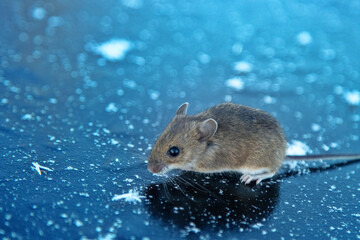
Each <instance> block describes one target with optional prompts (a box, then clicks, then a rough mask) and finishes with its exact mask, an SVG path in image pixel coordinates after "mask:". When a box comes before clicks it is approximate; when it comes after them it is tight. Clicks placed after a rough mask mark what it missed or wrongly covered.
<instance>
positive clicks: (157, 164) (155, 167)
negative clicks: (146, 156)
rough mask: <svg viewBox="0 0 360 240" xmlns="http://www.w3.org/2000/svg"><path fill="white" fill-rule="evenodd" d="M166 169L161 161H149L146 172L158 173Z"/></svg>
mask: <svg viewBox="0 0 360 240" xmlns="http://www.w3.org/2000/svg"><path fill="white" fill-rule="evenodd" d="M165 167H166V165H165V163H164V162H163V161H149V162H148V170H149V171H150V172H152V173H159V172H161V171H162V170H163V169H164V168H165Z"/></svg>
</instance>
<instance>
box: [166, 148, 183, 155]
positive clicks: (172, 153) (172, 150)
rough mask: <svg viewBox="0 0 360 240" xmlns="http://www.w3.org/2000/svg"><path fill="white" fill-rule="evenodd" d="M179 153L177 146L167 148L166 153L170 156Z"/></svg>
mask: <svg viewBox="0 0 360 240" xmlns="http://www.w3.org/2000/svg"><path fill="white" fill-rule="evenodd" d="M179 153H180V150H179V148H178V147H171V148H169V150H168V154H169V155H170V156H171V157H176V156H177V155H179Z"/></svg>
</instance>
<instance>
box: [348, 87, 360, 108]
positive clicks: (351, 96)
mask: <svg viewBox="0 0 360 240" xmlns="http://www.w3.org/2000/svg"><path fill="white" fill-rule="evenodd" d="M344 98H345V100H346V101H347V102H348V104H350V105H352V106H357V105H359V104H360V92H359V91H356V90H355V91H351V92H350V91H347V92H345V93H344Z"/></svg>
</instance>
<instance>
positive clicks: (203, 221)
mask: <svg viewBox="0 0 360 240" xmlns="http://www.w3.org/2000/svg"><path fill="white" fill-rule="evenodd" d="M279 2H280V1H266V0H259V1H251V0H244V1H226V2H224V1H217V0H209V1H206V7H204V6H205V5H204V2H202V1H174V0H168V1H155V2H154V3H152V2H148V1H144V0H120V1H101V2H99V1H95V0H86V1H63V0H51V1H0V20H1V22H2V23H3V24H2V33H3V34H0V42H1V44H0V56H1V57H0V143H1V149H0V156H1V165H0V194H1V200H3V201H1V200H0V201H1V204H0V219H1V220H0V239H27V238H30V236H31V238H32V239H52V238H54V239H102V238H104V239H105V238H108V239H143V240H147V239H174V240H177V239H181V236H182V234H184V237H185V238H188V239H236V238H238V239H241V238H244V239H262V238H264V236H263V235H264V234H266V239H281V238H284V239H311V238H318V239H356V238H359V237H358V235H359V230H360V224H359V223H360V217H359V216H360V208H359V206H360V204H359V199H360V164H359V163H358V162H351V163H348V162H346V161H318V162H310V161H307V162H306V163H305V164H304V165H301V166H298V167H297V168H296V169H290V171H289V172H288V170H289V168H286V167H285V168H282V169H281V170H286V171H287V172H285V173H284V172H279V174H277V175H275V176H274V177H273V178H272V179H269V180H268V181H264V182H263V184H261V185H256V186H255V185H254V186H252V185H250V186H244V185H241V183H240V182H239V178H240V176H239V175H238V174H229V176H227V175H226V174H211V175H204V174H196V173H193V175H191V176H190V177H189V176H188V177H187V178H183V177H184V176H185V175H186V173H184V172H176V173H174V175H173V176H172V177H176V179H175V180H176V182H172V181H173V178H170V176H169V177H168V178H165V177H162V178H160V177H157V176H154V175H153V174H151V173H150V172H149V171H148V170H147V166H146V164H147V157H148V156H149V154H150V151H151V148H152V147H153V146H154V143H155V142H156V138H157V137H158V136H159V135H160V134H161V132H162V131H163V130H164V129H165V128H166V126H167V124H168V123H169V121H171V119H172V118H173V115H174V112H175V111H176V108H177V106H179V105H180V104H181V103H183V102H186V101H188V102H190V107H189V115H193V114H196V113H199V112H201V111H203V110H205V109H206V108H208V107H211V106H214V105H216V104H219V103H221V102H223V101H228V102H234V103H239V104H244V105H248V106H252V107H256V108H260V109H263V110H265V111H268V112H271V113H273V114H274V115H275V116H276V118H277V119H278V120H279V122H280V123H281V125H282V127H283V128H284V132H285V134H286V138H287V139H289V140H290V142H289V149H288V151H287V153H288V154H301V155H302V154H305V155H306V154H309V153H310V152H311V151H313V152H314V153H316V154H317V153H319V154H332V153H356V152H357V151H358V149H359V147H358V143H359V138H360V134H359V133H358V132H359V130H358V129H359V119H360V113H359V108H358V107H359V105H360V103H359V95H360V94H359V91H360V89H359V69H360V65H359V64H360V62H359V54H358V52H359V49H360V48H359V46H360V41H359V39H360V32H359V31H358V30H357V29H358V28H359V27H358V25H359V24H358V22H359V21H358V14H357V13H358V12H360V9H359V7H360V5H359V4H358V0H347V1H337V2H336V4H334V3H333V1H322V2H320V3H319V2H318V1H291V2H287V1H282V2H281V4H279ZM269 9H270V10H269ZM289 16H291V19H290V18H289ZM214 19H215V21H213V20H214ZM284 23H286V24H284ZM292 139H294V140H298V141H291V140H292ZM165 154H166V153H165ZM334 162H335V163H336V165H333V163H334ZM295 163H296V162H295ZM299 163H300V164H303V163H302V162H299ZM338 163H339V165H337V164H338ZM329 165H330V166H331V167H327V166H329ZM338 166H340V167H338ZM318 167H319V168H318ZM51 170H53V171H51ZM40 174H41V175H40ZM175 175H176V176H175ZM177 175H179V177H181V178H177V177H178V176H177ZM195 176H197V177H196V178H195ZM182 178H183V179H182ZM184 180H186V181H184ZM176 184H177V185H178V186H176ZM219 184H221V185H219ZM165 186H166V187H167V188H165ZM175 186H176V187H175ZM192 186H193V187H192ZM229 186H231V187H229ZM334 186H335V187H334ZM130 189H132V190H130ZM188 190H191V191H188ZM269 190H270V191H269ZM274 190H275V191H274ZM261 192H268V193H271V194H270V195H271V196H269V197H266V198H264V199H261V198H258V196H259V195H257V193H261ZM253 193H256V196H257V197H256V198H254V199H250V198H249V197H250V196H251V195H252V194H253ZM113 197H114V201H112V200H111V199H112V198H113ZM115 199H117V200H115ZM267 200H270V201H269V203H270V204H269V203H266V202H267ZM135 203H136V204H135ZM243 204H245V205H243ZM268 205H269V206H268ZM246 206H248V207H246ZM262 206H268V207H266V209H265V208H264V209H262V208H261V207H262ZM329 206H330V207H329ZM203 210H204V211H203ZM269 210H270V211H269ZM254 211H255V212H258V214H255V215H254V213H255V212H254ZM246 212H247V213H250V215H248V214H246ZM308 213H311V214H308ZM243 214H245V215H243ZM120 218H121V219H122V220H121V219H120ZM324 219H325V220H326V221H324ZM191 223H193V224H191Z"/></svg>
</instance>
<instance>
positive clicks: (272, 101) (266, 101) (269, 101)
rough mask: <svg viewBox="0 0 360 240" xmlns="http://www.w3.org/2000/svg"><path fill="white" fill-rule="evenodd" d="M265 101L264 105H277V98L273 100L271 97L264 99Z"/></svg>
mask: <svg viewBox="0 0 360 240" xmlns="http://www.w3.org/2000/svg"><path fill="white" fill-rule="evenodd" d="M263 100H264V103H266V104H274V103H276V98H273V97H271V96H269V95H267V96H265V97H264V98H263Z"/></svg>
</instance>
